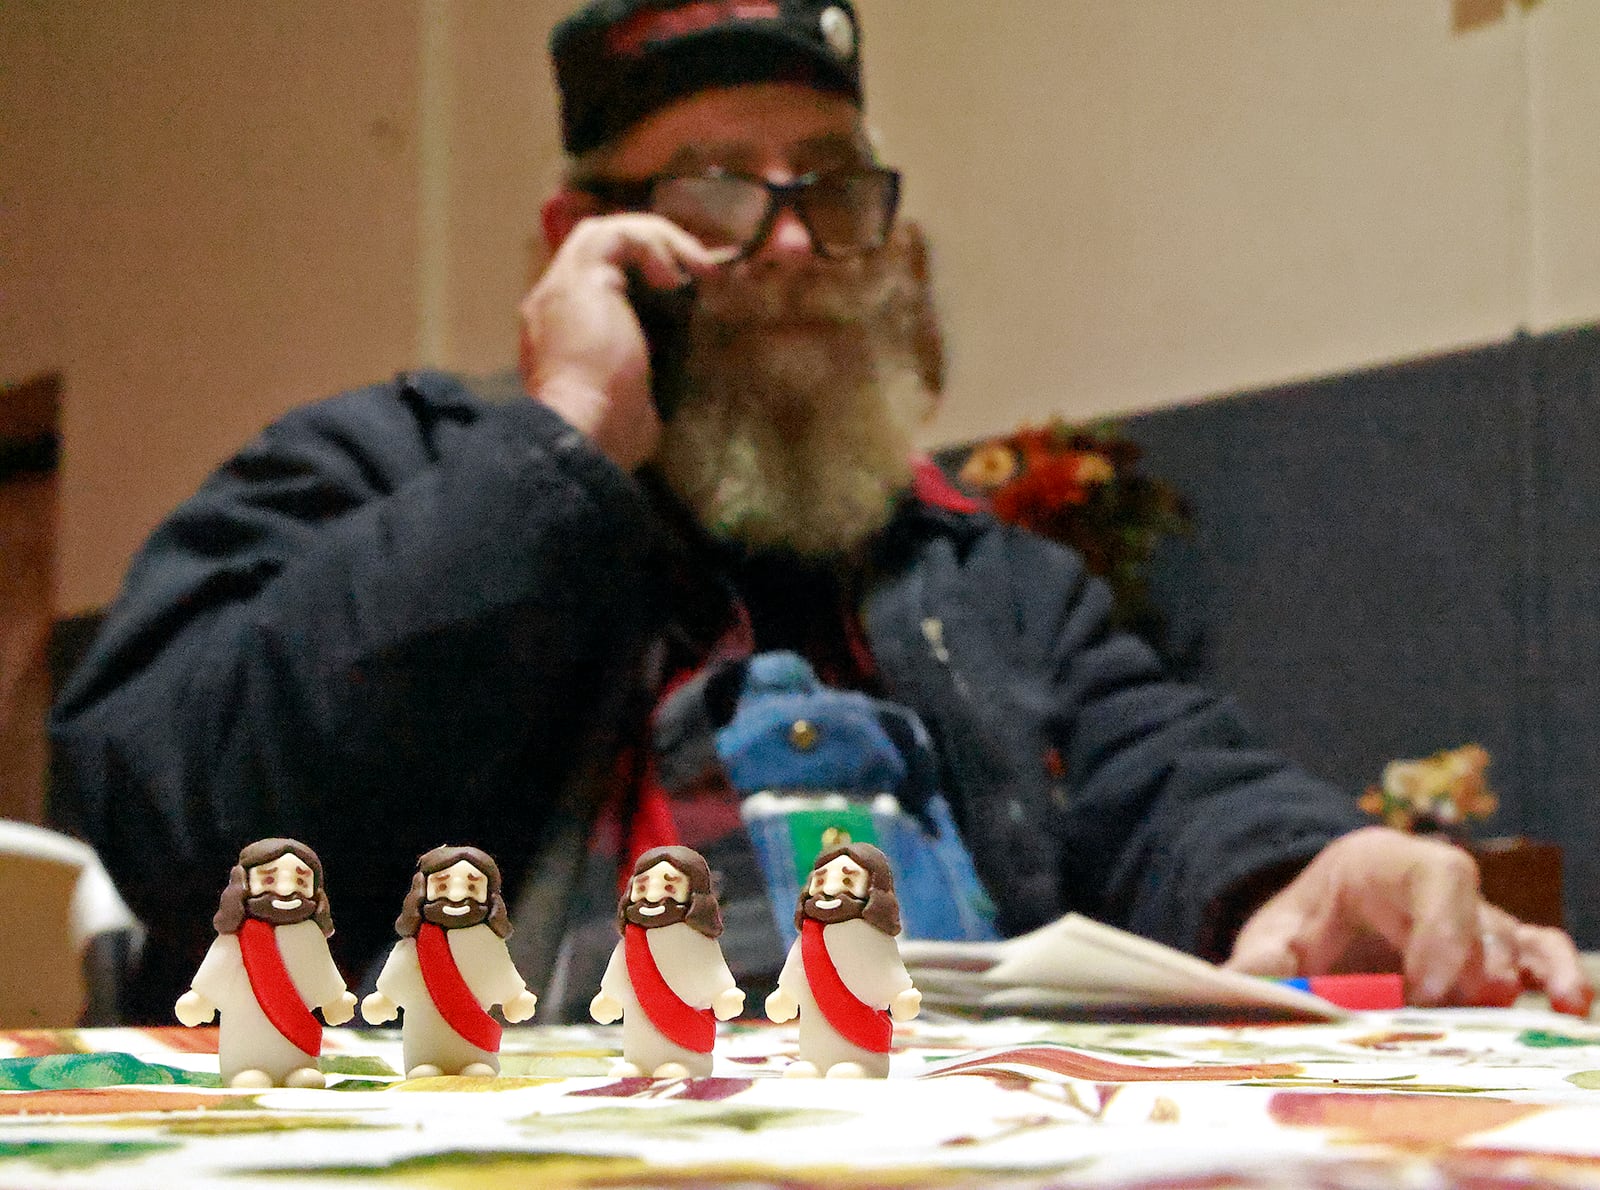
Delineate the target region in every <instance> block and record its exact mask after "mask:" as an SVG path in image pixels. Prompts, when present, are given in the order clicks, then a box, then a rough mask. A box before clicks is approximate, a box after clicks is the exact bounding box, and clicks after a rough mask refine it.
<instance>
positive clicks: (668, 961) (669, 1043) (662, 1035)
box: [589, 847, 744, 1078]
mask: <svg viewBox="0 0 1600 1190" xmlns="http://www.w3.org/2000/svg"><path fill="white" fill-rule="evenodd" d="M617 926H618V928H619V929H620V931H621V933H622V941H620V942H618V943H617V946H616V949H615V950H613V951H612V952H611V962H610V963H609V964H608V965H607V966H606V973H605V975H604V977H603V978H602V979H601V981H600V992H599V994H598V995H597V996H595V998H594V999H593V1000H592V1001H590V1004H589V1014H590V1015H591V1016H593V1017H594V1019H595V1020H597V1021H599V1022H600V1023H601V1024H602V1025H609V1024H610V1023H611V1022H612V1021H614V1020H616V1019H617V1018H618V1017H621V1018H622V1061H621V1062H620V1063H619V1064H618V1065H617V1066H616V1068H615V1069H614V1070H613V1071H612V1073H613V1074H614V1075H616V1076H617V1077H619V1078H623V1077H638V1076H640V1075H649V1076H652V1077H654V1078H685V1077H688V1076H689V1075H708V1074H710V1073H711V1049H712V1046H713V1045H714V1044H715V1042H716V1037H717V1021H719V1020H720V1021H725V1020H728V1019H730V1018H732V1017H736V1016H738V1015H739V1013H740V1011H741V1010H742V1009H743V1008H744V993H743V992H742V991H740V990H739V989H738V988H737V987H735V986H734V982H733V974H732V973H731V972H730V971H729V970H728V964H727V962H726V961H725V960H724V959H723V957H722V947H721V946H720V945H718V943H717V938H718V937H719V936H720V935H721V933H722V910H721V908H720V907H719V906H718V905H717V898H716V894H714V893H713V892H712V891H711V870H710V868H709V867H707V866H706V861H705V859H704V857H702V856H701V855H700V853H699V852H698V851H693V850H691V849H689V848H688V847H657V848H654V849H653V850H650V851H647V852H645V853H644V854H643V855H642V856H640V857H639V860H638V862H637V863H635V864H634V867H633V878H632V879H631V880H630V881H629V882H628V887H627V889H626V891H624V892H623V894H622V898H621V900H620V901H619V902H618V904H617Z"/></svg>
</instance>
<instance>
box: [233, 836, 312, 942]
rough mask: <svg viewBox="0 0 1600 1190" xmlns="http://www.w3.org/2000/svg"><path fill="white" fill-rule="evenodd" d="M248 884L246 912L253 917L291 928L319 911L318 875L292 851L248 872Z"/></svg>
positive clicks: (246, 872) (247, 870)
mask: <svg viewBox="0 0 1600 1190" xmlns="http://www.w3.org/2000/svg"><path fill="white" fill-rule="evenodd" d="M245 880H246V888H247V890H248V895H247V896H246V898H245V902H244V904H245V912H246V913H248V914H249V915H250V916H251V917H254V918H259V919H260V920H261V921H264V922H267V923H268V924H270V925H274V926H288V925H294V924H295V923H296V922H301V921H305V920H306V919H307V918H309V917H311V916H312V915H313V914H314V913H315V912H316V911H317V874H316V873H315V872H314V871H313V870H312V868H311V865H310V864H308V863H306V862H305V861H304V860H303V859H301V858H300V857H299V856H298V855H295V854H294V853H293V852H291V851H286V852H284V853H283V854H282V855H280V856H278V858H277V859H274V860H269V861H268V862H266V863H264V864H257V865H256V866H255V867H253V868H248V869H246V871H245Z"/></svg>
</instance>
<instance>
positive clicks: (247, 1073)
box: [228, 1070, 272, 1091]
mask: <svg viewBox="0 0 1600 1190" xmlns="http://www.w3.org/2000/svg"><path fill="white" fill-rule="evenodd" d="M228 1085H229V1086H230V1087H242V1088H246V1089H248V1090H251V1091H260V1090H263V1089H265V1088H267V1087H270V1086H271V1085H272V1076H271V1075H270V1074H268V1073H267V1072H266V1071H265V1070H241V1071H239V1073H238V1074H236V1075H234V1076H233V1077H232V1078H230V1079H229V1080H228Z"/></svg>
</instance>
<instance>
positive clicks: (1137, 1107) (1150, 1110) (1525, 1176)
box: [0, 1010, 1600, 1190]
mask: <svg viewBox="0 0 1600 1190" xmlns="http://www.w3.org/2000/svg"><path fill="white" fill-rule="evenodd" d="M505 1037H506V1040H505V1045H504V1049H503V1051H502V1058H503V1065H504V1070H503V1072H502V1077H500V1078H497V1079H448V1078H443V1079H426V1080H412V1081H405V1080H402V1079H401V1078H400V1077H399V1076H398V1074H397V1073H396V1071H397V1069H398V1065H399V1057H400V1055H399V1041H398V1035H397V1034H395V1033H393V1032H388V1031H382V1030H354V1029H330V1030H328V1040H327V1042H326V1045H325V1050H324V1056H323V1066H324V1069H325V1070H326V1071H327V1072H328V1073H329V1084H330V1085H329V1089H328V1090H319V1091H311V1090H274V1091H265V1092H260V1091H257V1092H236V1091H228V1090H224V1089H222V1088H221V1087H220V1086H219V1085H218V1082H219V1080H218V1079H217V1075H216V1058H215V1044H216V1034H215V1032H214V1031H213V1030H209V1029H182V1028H177V1027H174V1028H171V1029H148V1030H134V1029H127V1030H118V1029H103V1030H80V1031H71V1032H52V1033H3V1034H0V1186H3V1187H13V1186H27V1187H35V1186H69V1187H70V1186H97V1187H103V1186H116V1187H133V1188H138V1187H159V1188H161V1190H184V1188H187V1187H199V1186H205V1187H275V1188H279V1190H282V1188H285V1187H303V1186H319V1187H320V1186H337V1187H341V1188H344V1190H349V1188H350V1187H353V1186H356V1185H361V1186H366V1185H373V1186H444V1187H460V1188H463V1190H466V1188H472V1187H480V1186H481V1187H487V1186H520V1185H538V1186H548V1187H560V1186H612V1187H615V1186H646V1185H651V1186H710V1185H721V1184H739V1185H743V1186H767V1185H779V1186H785V1187H803V1186H825V1187H867V1186H894V1187H908V1186H924V1185H926V1186H945V1185H952V1186H954V1185H972V1184H975V1183H982V1184H993V1185H1005V1186H1155V1185H1161V1186H1172V1185H1179V1186H1197V1187H1198V1186H1206V1187H1211V1186H1224V1185H1226V1186H1233V1185H1241V1186H1251V1187H1255V1186H1263V1187H1265V1186H1306V1185H1315V1186H1333V1187H1343V1186H1350V1187H1357V1186H1359V1187H1370V1186H1387V1185H1395V1186H1405V1187H1408V1188H1413V1187H1431V1186H1435V1185H1440V1186H1443V1185H1460V1184H1468V1185H1472V1186H1475V1187H1499V1186H1523V1185H1530V1184H1542V1185H1562V1186H1565V1185H1574V1186H1600V1026H1596V1025H1593V1024H1588V1023H1584V1022H1577V1021H1573V1020H1571V1019H1570V1018H1560V1017H1555V1016H1550V1015H1547V1014H1543V1013H1528V1012H1506V1011H1502V1012H1493V1011H1466V1010H1459V1011H1446V1012H1422V1011H1407V1012H1398V1013H1373V1014H1365V1015H1361V1016H1357V1017H1354V1018H1352V1019H1350V1020H1347V1021H1343V1022H1339V1023H1335V1024H1319V1025H1249V1026H1237V1027H1226V1026H1215V1025H1184V1024H1170V1023H1167V1024H1155V1023H1141V1024H1108V1023H1060V1022H1054V1023H1053V1022H1046V1021H1022V1020H1006V1021H990V1022H981V1023H979V1022H968V1021H958V1020H931V1021H918V1022H915V1023H913V1024H911V1025H909V1026H901V1027H900V1028H899V1029H898V1030H897V1034H896V1039H897V1052H896V1054H895V1057H894V1062H893V1068H892V1072H891V1077H890V1078H889V1079H888V1080H886V1081H859V1082H856V1081H847V1080H830V1081H818V1080H799V1079H786V1078H783V1077H781V1075H782V1070H783V1067H784V1066H785V1065H786V1064H787V1063H788V1062H789V1061H790V1060H791V1059H792V1056H793V1045H794V1034H793V1031H792V1030H791V1029H788V1028H776V1027H770V1026H758V1025H734V1026H731V1027H730V1026H726V1025H725V1026H723V1034H722V1037H721V1040H720V1041H719V1045H718V1057H717V1064H716V1068H715V1070H714V1072H713V1076H712V1077H709V1078H699V1079H686V1080H679V1081H664V1082H650V1081H647V1080H642V1079H631V1080H617V1079H613V1078H610V1077H609V1076H608V1074H607V1071H608V1069H609V1066H610V1064H611V1062H612V1060H613V1059H614V1058H615V1056H616V1053H617V1045H618V1043H619V1035H618V1034H617V1032H615V1031H614V1030H611V1029H599V1028H543V1027H532V1028H513V1029H508V1030H507V1031H506V1034H505Z"/></svg>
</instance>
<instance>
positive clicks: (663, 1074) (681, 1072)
mask: <svg viewBox="0 0 1600 1190" xmlns="http://www.w3.org/2000/svg"><path fill="white" fill-rule="evenodd" d="M650 1077H651V1078H688V1077H689V1068H688V1067H687V1066H685V1065H684V1064H683V1063H682V1062H663V1063H661V1065H659V1066H657V1067H656V1068H655V1070H653V1071H652V1072H651V1073H650Z"/></svg>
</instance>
